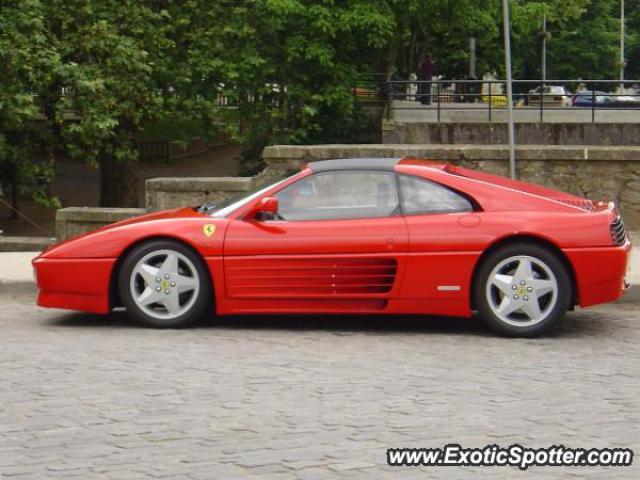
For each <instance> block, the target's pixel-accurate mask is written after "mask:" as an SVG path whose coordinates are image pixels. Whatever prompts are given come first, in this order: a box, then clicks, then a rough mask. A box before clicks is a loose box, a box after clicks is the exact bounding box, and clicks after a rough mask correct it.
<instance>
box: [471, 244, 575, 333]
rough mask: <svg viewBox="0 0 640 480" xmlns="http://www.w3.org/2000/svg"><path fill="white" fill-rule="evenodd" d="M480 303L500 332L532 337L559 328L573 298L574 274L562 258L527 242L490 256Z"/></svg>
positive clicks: (482, 273)
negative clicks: (571, 274)
mask: <svg viewBox="0 0 640 480" xmlns="http://www.w3.org/2000/svg"><path fill="white" fill-rule="evenodd" d="M475 287H476V288H475V304H476V306H477V308H478V311H479V313H480V315H481V316H482V318H483V319H484V320H485V321H486V323H487V324H488V325H489V326H490V327H491V328H492V329H493V330H495V331H497V332H498V333H501V334H503V335H508V336H522V337H532V336H536V335H540V334H542V333H545V332H547V331H549V330H550V329H551V328H553V327H555V326H556V325H557V324H558V323H559V322H560V320H561V319H562V318H563V317H564V315H565V313H566V312H567V310H568V309H569V307H570V306H571V304H572V301H573V288H572V282H571V277H570V275H569V273H568V271H567V268H566V267H565V265H564V264H563V262H562V261H561V260H560V258H558V256H557V255H556V254H555V253H553V252H551V251H550V250H548V249H547V248H544V247H542V246H540V245H535V244H528V243H521V244H513V245H509V246H506V247H504V248H501V249H499V250H497V251H495V252H493V253H492V254H490V255H489V256H488V257H487V258H486V259H485V260H484V261H483V263H482V265H481V266H480V269H479V271H478V275H477V283H476V286H475Z"/></svg>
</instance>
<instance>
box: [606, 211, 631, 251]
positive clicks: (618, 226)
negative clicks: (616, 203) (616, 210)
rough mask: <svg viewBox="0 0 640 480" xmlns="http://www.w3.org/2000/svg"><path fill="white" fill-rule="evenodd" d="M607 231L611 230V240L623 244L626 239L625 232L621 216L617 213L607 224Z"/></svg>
mask: <svg viewBox="0 0 640 480" xmlns="http://www.w3.org/2000/svg"><path fill="white" fill-rule="evenodd" d="M609 231H610V232H611V240H613V243H614V244H616V245H624V243H625V242H626V241H627V234H626V232H625V230H624V222H623V221H622V217H621V216H620V215H618V216H617V217H616V218H615V220H613V221H612V222H611V225H610V226H609Z"/></svg>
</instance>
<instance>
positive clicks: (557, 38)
mask: <svg viewBox="0 0 640 480" xmlns="http://www.w3.org/2000/svg"><path fill="white" fill-rule="evenodd" d="M511 6H512V40H513V59H514V76H515V78H539V76H540V47H541V41H542V32H541V28H542V26H541V23H542V16H543V15H546V17H547V19H548V22H547V24H548V27H547V30H548V32H549V33H550V37H547V38H548V67H547V77H548V78H552V77H556V78H557V77H576V78H578V77H583V78H584V77H601V78H615V77H617V74H618V67H619V65H618V60H617V58H618V54H617V53H618V32H619V19H618V15H619V0H512V1H511ZM627 17H628V22H627V27H628V28H627V31H628V35H627V51H628V55H627V56H628V58H629V65H628V67H627V72H628V73H629V74H630V75H638V74H640V34H639V33H638V32H639V31H640V2H638V1H637V0H627ZM469 37H475V38H476V41H477V58H478V66H477V71H478V73H479V74H482V73H484V72H487V71H490V70H495V71H497V73H498V74H499V75H500V74H501V73H502V65H503V50H502V10H501V2H500V1H498V0H491V1H487V0H154V1H150V0H142V1H141V0H21V1H20V2H15V1H14V0H0V64H1V65H2V69H3V71H2V75H1V76H0V172H2V171H8V170H9V169H10V168H7V166H17V167H18V170H19V171H20V172H22V173H20V175H21V176H22V181H21V182H20V184H21V185H23V191H24V192H25V193H27V191H28V190H31V191H32V192H34V191H37V188H34V187H36V186H37V185H36V184H35V183H34V182H33V181H32V179H33V178H34V177H36V176H38V175H41V174H43V173H44V171H46V170H47V168H48V167H47V165H48V164H47V163H46V162H45V163H42V162H39V163H34V162H32V161H31V158H32V157H31V153H30V152H29V151H28V149H29V147H30V146H32V145H34V144H37V143H42V144H44V145H46V147H47V148H46V149H45V153H46V155H45V156H46V157H47V158H54V157H55V156H56V155H59V154H63V155H72V156H76V157H80V158H83V159H85V160H86V161H88V162H89V163H91V164H93V165H96V166H98V167H99V168H100V170H101V173H102V185H101V193H102V195H101V197H102V204H103V205H127V204H135V202H136V193H135V164H136V160H137V157H138V148H137V145H138V143H139V141H140V138H141V137H142V136H143V135H144V130H145V128H146V127H147V126H148V125H149V124H150V122H154V121H157V120H164V121H166V120H167V119H171V118H181V119H185V120H186V121H188V122H198V123H199V125H200V127H201V128H200V130H203V131H206V132H210V133H212V134H213V133H214V132H215V131H217V130H219V129H221V128H224V129H226V130H227V131H228V132H229V133H230V134H231V135H232V136H233V137H234V138H235V139H236V140H238V141H239V142H241V143H243V144H244V145H247V146H248V147H250V148H249V149H248V151H249V156H250V157H252V158H255V157H257V152H259V150H260V149H261V147H262V146H263V145H265V144H267V143H276V142H286V143H307V142H332V141H333V142H336V141H346V142H348V141H353V140H354V139H355V138H357V137H358V135H360V134H361V130H362V128H363V125H364V124H365V122H364V121H363V116H362V112H361V111H360V110H359V108H358V103H357V102H356V101H355V99H354V95H353V87H354V85H355V83H356V81H357V79H358V77H359V76H360V75H362V74H364V73H371V72H375V73H390V72H392V71H394V70H395V71H397V72H398V73H399V74H401V75H408V74H409V73H411V72H415V71H416V70H417V68H418V65H419V62H420V59H421V58H422V56H423V55H424V54H425V53H427V52H430V53H432V54H433V56H434V57H435V59H436V61H437V65H438V73H440V74H443V75H444V76H445V77H447V78H460V77H463V76H465V75H466V73H467V68H468V59H469V51H468V50H469V49H468V42H469ZM34 139H35V140H34ZM36 140H37V141H36ZM3 165H4V167H3ZM11 168H13V167H11ZM38 170H43V171H38ZM0 174H1V173H0ZM5 176H6V173H5Z"/></svg>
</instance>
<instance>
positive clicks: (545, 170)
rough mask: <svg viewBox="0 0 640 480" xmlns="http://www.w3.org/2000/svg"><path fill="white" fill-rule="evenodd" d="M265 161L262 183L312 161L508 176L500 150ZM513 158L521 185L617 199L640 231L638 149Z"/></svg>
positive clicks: (397, 151) (339, 152) (537, 150)
mask: <svg viewBox="0 0 640 480" xmlns="http://www.w3.org/2000/svg"><path fill="white" fill-rule="evenodd" d="M263 157H264V160H265V162H266V163H267V169H266V170H265V172H263V173H261V175H262V177H263V178H265V179H266V178H276V177H277V176H279V175H282V174H284V172H286V171H287V170H291V169H297V168H300V166H301V165H302V164H304V163H307V162H311V161H314V160H324V159H329V158H353V157H414V158H427V159H434V160H443V161H446V162H449V163H453V164H456V165H463V166H465V167H470V168H475V169H479V170H483V171H487V172H491V173H497V174H500V175H508V174H509V161H508V159H509V151H508V148H507V147H506V146H500V145H498V146H496V145H493V146H488V145H314V146H306V147H305V146H272V147H267V148H266V149H265V150H264V153H263ZM516 158H517V172H518V178H519V179H520V180H524V181H527V182H533V183H537V184H540V185H545V186H548V187H551V188H556V189H559V190H563V191H567V192H570V193H574V194H577V195H580V196H584V197H587V198H590V199H593V200H610V199H612V198H614V199H617V201H618V202H619V204H620V206H621V210H622V214H623V215H624V217H625V222H626V223H627V226H628V227H631V228H635V229H638V228H640V213H639V211H640V147H604V146H589V147H571V146H548V145H537V146H520V147H518V148H517V150H516Z"/></svg>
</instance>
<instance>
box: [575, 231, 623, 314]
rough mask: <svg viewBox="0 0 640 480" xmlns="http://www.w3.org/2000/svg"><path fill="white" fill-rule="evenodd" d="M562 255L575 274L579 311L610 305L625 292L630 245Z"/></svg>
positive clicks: (582, 249) (582, 250) (577, 250)
mask: <svg viewBox="0 0 640 480" xmlns="http://www.w3.org/2000/svg"><path fill="white" fill-rule="evenodd" d="M564 252H565V254H566V255H567V257H568V258H569V261H570V262H571V264H572V265H573V269H574V271H575V274H576V284H577V289H578V292H577V298H578V304H579V305H580V306H581V307H589V306H591V305H597V304H599V303H607V302H613V301H614V300H618V299H619V298H620V297H621V296H622V295H623V293H624V292H625V290H627V288H628V286H629V284H628V282H627V278H626V276H627V268H628V266H629V255H630V253H631V242H629V241H627V242H626V243H625V244H624V245H621V246H611V247H599V248H579V249H578V248H576V249H567V250H565V251H564Z"/></svg>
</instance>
